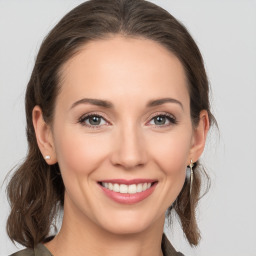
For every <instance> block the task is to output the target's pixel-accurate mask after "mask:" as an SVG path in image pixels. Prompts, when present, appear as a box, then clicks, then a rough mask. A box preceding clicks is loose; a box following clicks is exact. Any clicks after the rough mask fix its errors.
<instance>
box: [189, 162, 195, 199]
mask: <svg viewBox="0 0 256 256" xmlns="http://www.w3.org/2000/svg"><path fill="white" fill-rule="evenodd" d="M193 166H194V164H193V161H192V159H191V160H190V165H189V169H190V195H191V192H192V187H193V179H194V172H193Z"/></svg>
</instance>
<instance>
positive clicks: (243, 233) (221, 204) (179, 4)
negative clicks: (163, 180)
mask: <svg viewBox="0 0 256 256" xmlns="http://www.w3.org/2000/svg"><path fill="white" fill-rule="evenodd" d="M81 2H82V1H78V0H77V1H75V0H37V1H34V0H22V1H21V0H4V1H3V0H0V184H1V187H0V255H1V256H6V255H8V254H10V253H12V252H14V251H17V250H18V249H17V247H16V246H15V245H13V244H12V243H11V241H10V240H9V239H8V237H7V234H6V231H5V225H6V219H7V215H8V212H9V206H8V202H7V199H6V194H5V187H6V183H3V182H4V178H5V176H6V174H7V172H8V171H9V170H10V169H11V168H12V167H13V166H14V165H16V164H18V163H19V162H21V161H22V159H23V158H24V156H25V155H26V150H27V143H26V137H25V113H24V93H25V88H26V84H27V82H28V80H29V77H30V74H31V70H32V67H33V64H34V59H35V56H36V54H37V52H38V49H39V47H40V44H41V42H42V40H43V38H44V36H45V35H46V34H47V33H48V32H49V30H50V29H51V28H52V27H53V26H54V25H55V24H56V23H57V22H58V20H59V19H60V18H61V17H62V16H63V15H64V14H65V13H67V12H68V11H69V10H71V9H72V8H73V7H75V6H76V5H78V4H79V3H81ZM154 2H155V3H157V4H159V5H160V6H162V7H164V8H165V9H167V10H168V11H169V12H170V13H171V14H173V15H174V16H175V17H176V18H177V19H178V20H180V21H181V22H182V23H183V24H185V26H186V27H187V28H188V30H189V31H190V32H191V34H192V36H193V37H194V39H195V40H196V42H197V44H198V46H199V48H200V50H201V52H202V54H203V57H204V60H205V63H206V69H207V72H208V76H209V81H210V84H211V87H212V93H211V98H212V107H213V112H214V114H215V116H216V119H217V120H218V123H219V132H218V131H217V130H216V129H215V130H213V131H212V133H211V134H210V136H209V143H208V144H207V148H206V151H205V153H204V155H203V162H204V164H205V165H206V167H207V170H208V173H209V174H210V176H211V178H212V187H211V190H210V192H209V193H208V194H207V195H206V196H205V197H204V198H203V199H202V200H201V202H200V205H199V211H198V220H199V226H200V228H201V232H202V240H201V243H200V246H198V247H197V248H190V246H189V245H188V243H187V242H186V240H185V239H184V236H183V234H182V231H181V229H180V226H179V224H178V222H177V221H176V220H175V221H174V224H173V227H167V228H166V232H167V234H168V237H169V238H170V239H171V241H172V243H173V244H174V246H175V247H176V249H177V250H180V251H181V252H183V253H184V254H185V255H199V256H206V255H207V256H222V255H223V256H224V255H225V256H229V255H230V256H231V255H232V256H241V255H245V256H252V255H256V235H255V229H256V167H255V162H256V1H252V0H233V1H228V0H227V1H225V0H222V1H220V0H214V1H210V0H174V1H169V0H162V1H154ZM18 248H22V247H21V246H18Z"/></svg>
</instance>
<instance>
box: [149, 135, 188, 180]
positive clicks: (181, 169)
mask: <svg viewBox="0 0 256 256" xmlns="http://www.w3.org/2000/svg"><path fill="white" fill-rule="evenodd" d="M151 145H154V146H153V147H152V146H151V155H152V157H153V158H154V161H155V162H156V163H157V165H158V166H159V167H160V168H161V170H162V172H163V173H164V174H165V175H166V176H172V177H177V178H178V177H179V178H182V179H183V178H184V177H185V169H186V166H187V160H188V158H189V153H190V146H191V133H189V132H188V131H185V132H179V133H170V134H169V135H166V136H161V135H159V136H154V137H152V141H151Z"/></svg>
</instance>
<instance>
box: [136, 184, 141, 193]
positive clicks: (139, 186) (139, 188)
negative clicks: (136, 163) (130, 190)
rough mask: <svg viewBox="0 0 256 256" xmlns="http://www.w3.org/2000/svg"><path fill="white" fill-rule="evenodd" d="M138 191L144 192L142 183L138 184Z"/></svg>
mask: <svg viewBox="0 0 256 256" xmlns="http://www.w3.org/2000/svg"><path fill="white" fill-rule="evenodd" d="M136 191H137V192H142V184H138V185H137V189H136Z"/></svg>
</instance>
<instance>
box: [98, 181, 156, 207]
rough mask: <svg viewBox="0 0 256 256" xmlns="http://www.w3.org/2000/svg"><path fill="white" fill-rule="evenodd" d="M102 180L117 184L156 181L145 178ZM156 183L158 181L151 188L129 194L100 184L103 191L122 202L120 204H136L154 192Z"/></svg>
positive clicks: (116, 200)
mask: <svg viewBox="0 0 256 256" xmlns="http://www.w3.org/2000/svg"><path fill="white" fill-rule="evenodd" d="M102 182H110V183H116V184H126V185H129V184H139V183H152V182H155V181H154V180H144V179H143V180H142V179H139V180H129V181H128V180H120V179H119V180H111V181H110V180H106V181H102ZM156 185H157V182H155V183H154V184H153V185H152V186H151V187H150V188H149V189H146V190H145V191H143V192H138V193H135V194H128V193H127V194H122V193H119V192H114V191H112V190H109V189H107V188H105V187H103V186H101V185H100V184H99V186H100V188H101V189H102V190H103V192H104V194H105V195H106V196H108V197H109V198H110V199H112V200H114V201H115V202H117V203H120V204H136V203H138V202H140V201H142V200H144V199H146V198H147V197H149V196H150V195H151V194H152V193H153V191H154V190H155V188H156Z"/></svg>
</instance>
